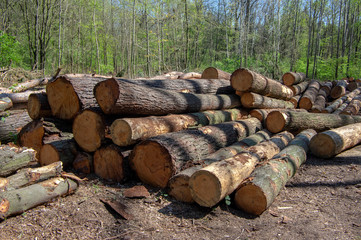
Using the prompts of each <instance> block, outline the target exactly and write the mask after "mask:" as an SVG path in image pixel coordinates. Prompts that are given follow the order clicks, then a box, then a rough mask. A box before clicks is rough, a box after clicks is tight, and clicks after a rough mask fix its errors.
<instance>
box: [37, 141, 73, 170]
mask: <svg viewBox="0 0 361 240" xmlns="http://www.w3.org/2000/svg"><path fill="white" fill-rule="evenodd" d="M76 154H77V147H76V143H75V141H74V139H73V138H70V136H66V137H59V138H57V139H55V140H50V141H49V142H45V143H44V145H43V146H42V148H41V150H40V156H39V163H40V165H41V166H45V165H48V164H51V163H54V162H58V161H61V162H62V163H63V166H64V168H67V167H70V166H71V165H72V164H73V161H74V158H75V155H76Z"/></svg>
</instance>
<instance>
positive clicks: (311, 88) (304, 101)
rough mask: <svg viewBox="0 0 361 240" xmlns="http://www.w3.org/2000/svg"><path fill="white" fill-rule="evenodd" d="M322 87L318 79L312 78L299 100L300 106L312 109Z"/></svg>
mask: <svg viewBox="0 0 361 240" xmlns="http://www.w3.org/2000/svg"><path fill="white" fill-rule="evenodd" d="M320 87H321V85H320V83H319V82H318V81H316V80H312V81H311V82H310V84H309V85H308V87H307V89H306V91H305V92H304V93H303V95H302V97H301V99H300V101H299V102H298V106H299V107H300V108H303V109H306V110H310V109H311V108H312V106H313V104H314V103H315V101H316V98H317V95H318V92H319V90H320Z"/></svg>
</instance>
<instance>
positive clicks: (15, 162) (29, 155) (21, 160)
mask: <svg viewBox="0 0 361 240" xmlns="http://www.w3.org/2000/svg"><path fill="white" fill-rule="evenodd" d="M35 154H36V152H35V151H34V150H33V149H31V148H25V147H24V148H22V147H21V148H18V147H10V146H7V145H3V146H1V147H0V177H6V176H8V175H10V174H12V173H14V172H15V171H17V170H18V169H20V168H23V167H25V166H28V165H29V164H30V163H31V162H33V161H36V158H35Z"/></svg>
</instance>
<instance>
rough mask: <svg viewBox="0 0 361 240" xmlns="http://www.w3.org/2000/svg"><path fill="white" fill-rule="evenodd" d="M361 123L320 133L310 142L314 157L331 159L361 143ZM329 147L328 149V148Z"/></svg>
mask: <svg viewBox="0 0 361 240" xmlns="http://www.w3.org/2000/svg"><path fill="white" fill-rule="evenodd" d="M360 135H361V123H354V124H350V125H346V126H343V127H339V128H335V129H332V130H328V131H325V132H322V133H318V134H317V135H316V136H315V137H313V138H312V140H311V142H310V149H311V152H312V154H313V155H315V156H317V157H320V158H331V157H333V156H335V155H337V154H339V153H341V152H343V151H344V150H346V149H349V148H351V147H353V146H355V145H357V144H359V143H360V142H361V138H360ZM326 146H327V147H326Z"/></svg>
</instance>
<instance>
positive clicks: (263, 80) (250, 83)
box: [231, 68, 293, 100]
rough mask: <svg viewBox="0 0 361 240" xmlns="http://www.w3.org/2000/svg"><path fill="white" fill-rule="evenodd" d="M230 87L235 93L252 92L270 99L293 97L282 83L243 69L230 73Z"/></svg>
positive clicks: (290, 91)
mask: <svg viewBox="0 0 361 240" xmlns="http://www.w3.org/2000/svg"><path fill="white" fill-rule="evenodd" d="M231 85H232V87H233V88H234V89H236V90H237V91H247V92H254V93H258V94H261V95H263V96H268V97H271V98H277V99H283V100H289V99H291V97H292V96H293V92H292V90H291V89H290V88H288V87H287V86H285V85H283V84H282V83H280V82H277V81H275V80H273V79H270V78H267V77H265V76H263V75H261V74H259V73H255V72H252V71H250V70H248V69H245V68H240V69H237V70H236V71H234V72H233V73H232V76H231Z"/></svg>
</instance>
